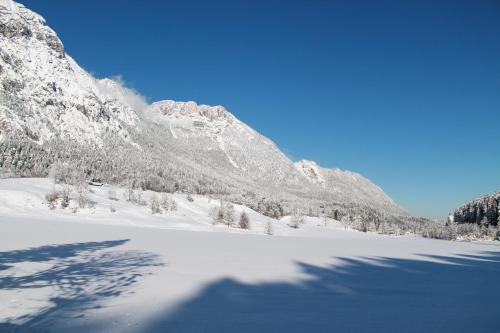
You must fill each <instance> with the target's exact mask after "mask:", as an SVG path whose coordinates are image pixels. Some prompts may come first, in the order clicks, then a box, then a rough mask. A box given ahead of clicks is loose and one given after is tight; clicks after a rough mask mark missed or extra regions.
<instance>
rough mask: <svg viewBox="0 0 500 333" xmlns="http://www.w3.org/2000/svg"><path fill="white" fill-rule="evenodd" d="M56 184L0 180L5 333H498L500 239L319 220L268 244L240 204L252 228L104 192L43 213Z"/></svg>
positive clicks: (203, 211)
mask: <svg viewBox="0 0 500 333" xmlns="http://www.w3.org/2000/svg"><path fill="white" fill-rule="evenodd" d="M51 186H53V185H51V183H50V181H49V180H47V179H3V180H0V332H82V333H83V332H117V333H118V332H120V333H122V332H123V333H128V332H130V333H132V332H214V333H215V332H217V333H218V332H244V333H246V332H264V333H265V332H273V333H276V332H470V331H473V332H495V331H499V330H500V316H499V315H498V314H499V309H500V288H498V277H499V276H500V247H499V245H498V243H497V242H451V241H441V240H431V239H423V238H418V237H412V236H401V237H390V236H383V235H377V234H373V233H366V234H365V233H361V232H356V231H351V230H344V228H343V226H342V225H340V224H339V223H337V222H335V221H329V222H327V225H326V226H325V225H324V223H323V221H321V220H319V219H308V221H307V222H306V224H305V225H303V226H302V227H301V228H299V229H298V230H295V229H291V228H289V227H288V226H287V225H286V220H285V221H278V222H274V224H273V225H274V235H272V236H270V235H266V234H264V232H263V231H264V229H265V225H266V224H267V221H268V220H267V218H266V217H264V216H262V215H260V214H258V213H256V212H253V211H251V210H249V209H248V208H245V207H240V206H236V211H237V212H239V211H241V210H245V211H246V212H247V213H248V214H249V216H250V221H251V229H250V230H248V231H247V230H241V229H237V228H228V227H227V226H222V225H218V226H213V225H212V223H211V220H210V218H209V217H208V211H209V210H210V207H211V206H213V205H214V204H215V203H214V202H213V200H212V201H210V200H209V199H208V198H203V197H199V196H195V197H194V201H193V202H190V201H188V200H187V199H186V197H185V196H184V195H171V197H172V198H175V200H176V201H177V203H178V210H177V211H175V212H165V213H164V214H161V215H154V216H153V215H151V213H150V212H149V211H148V207H144V206H137V205H133V204H131V203H129V202H126V201H125V200H124V199H123V195H124V191H125V190H123V189H116V191H117V193H118V199H119V200H110V199H109V198H108V196H107V193H108V191H109V188H106V187H100V188H95V189H94V193H92V194H91V195H90V197H91V200H92V201H93V202H94V204H93V207H92V208H85V209H82V210H79V211H77V212H76V213H73V212H72V211H71V205H70V207H68V208H66V209H61V208H56V209H55V210H50V209H49V208H48V207H47V205H46V203H45V202H44V198H43V196H44V194H45V193H47V192H49V191H50V190H51ZM148 195H152V194H151V193H144V196H145V197H147V196H148ZM109 205H113V207H114V208H115V209H116V212H111V211H110V209H109V208H110V207H109Z"/></svg>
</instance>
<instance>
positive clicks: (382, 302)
mask: <svg viewBox="0 0 500 333" xmlns="http://www.w3.org/2000/svg"><path fill="white" fill-rule="evenodd" d="M340 260H341V264H340V265H336V266H331V267H318V266H313V265H309V264H306V263H302V262H299V263H298V265H299V266H300V267H301V269H302V270H303V271H304V272H305V273H306V274H307V275H308V278H306V279H304V280H302V281H300V282H297V283H279V282H276V283H262V284H245V283H241V282H238V281H235V280H233V279H223V280H220V281H218V282H215V283H213V284H211V285H209V286H207V287H206V288H205V289H203V290H202V291H201V292H200V293H199V294H198V295H197V296H195V297H194V298H192V299H190V300H188V301H186V302H185V303H183V304H181V305H180V306H178V307H177V308H176V310H174V311H173V312H169V313H165V314H164V315H163V316H159V317H158V318H157V320H155V321H153V322H151V323H149V324H148V326H147V327H145V328H144V329H143V330H142V331H144V332H176V333H177V332H214V333H215V332H217V333H221V332H238V333H250V332H260V333H267V332H269V333H271V332H272V333H277V332H287V333H291V332H315V333H318V332H454V333H456V332H476V333H477V332H488V333H491V332H498V331H500V288H499V287H498V283H499V279H500V253H498V252H485V253H483V254H482V255H480V256H471V255H462V256H455V257H439V256H426V255H421V256H419V258H418V259H394V258H381V257H376V258H359V259H352V258H340Z"/></svg>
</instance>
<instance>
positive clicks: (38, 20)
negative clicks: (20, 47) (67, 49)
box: [0, 0, 65, 58]
mask: <svg viewBox="0 0 500 333" xmlns="http://www.w3.org/2000/svg"><path fill="white" fill-rule="evenodd" d="M0 35H2V36H3V37H4V38H8V39H19V38H26V39H31V38H35V39H36V40H38V41H39V42H41V43H45V44H46V45H47V46H49V48H50V49H52V50H53V51H54V52H56V53H57V55H58V57H59V58H63V57H64V56H65V53H64V47H63V44H62V42H61V40H60V39H59V38H58V37H57V35H56V33H55V32H54V30H52V29H51V28H50V27H48V26H47V24H46V22H45V19H44V18H43V17H41V16H40V15H38V14H36V13H34V12H32V11H30V10H29V9H27V8H25V7H24V6H23V5H21V4H18V3H15V2H13V1H11V0H0Z"/></svg>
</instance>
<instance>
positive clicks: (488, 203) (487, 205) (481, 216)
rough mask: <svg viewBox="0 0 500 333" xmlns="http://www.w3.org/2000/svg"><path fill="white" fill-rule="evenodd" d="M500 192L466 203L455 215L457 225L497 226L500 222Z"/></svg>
mask: <svg viewBox="0 0 500 333" xmlns="http://www.w3.org/2000/svg"><path fill="white" fill-rule="evenodd" d="M499 210H500V191H499V192H496V193H494V194H490V195H486V196H484V197H481V198H478V199H475V200H473V201H471V202H469V203H466V204H464V205H462V206H460V207H459V208H457V210H455V212H454V214H453V218H454V221H455V222H456V223H477V224H482V225H492V226H497V225H498V223H499V222H500V211H499Z"/></svg>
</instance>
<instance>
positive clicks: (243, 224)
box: [239, 212, 250, 229]
mask: <svg viewBox="0 0 500 333" xmlns="http://www.w3.org/2000/svg"><path fill="white" fill-rule="evenodd" d="M239 224H240V228H241V229H250V218H249V217H248V214H247V213H245V212H241V214H240V223H239Z"/></svg>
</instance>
